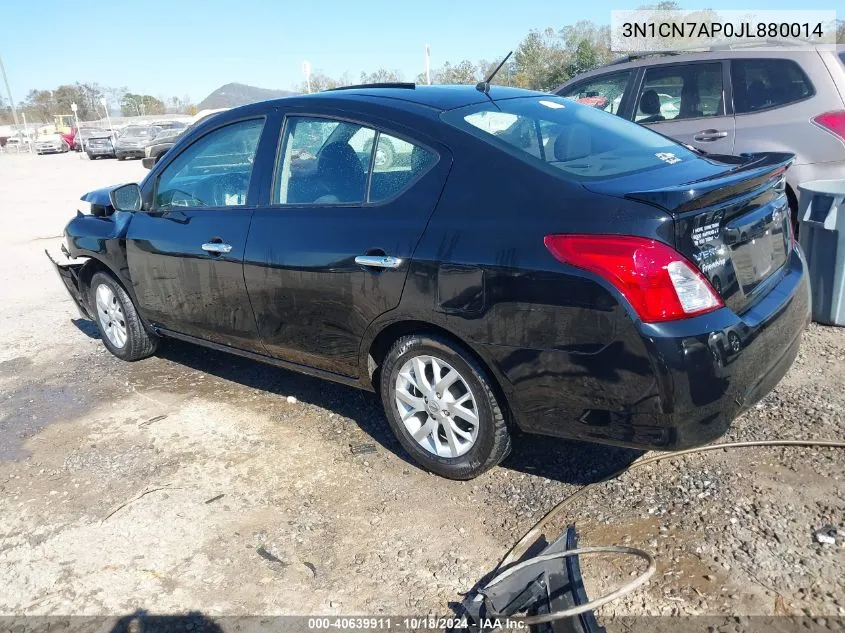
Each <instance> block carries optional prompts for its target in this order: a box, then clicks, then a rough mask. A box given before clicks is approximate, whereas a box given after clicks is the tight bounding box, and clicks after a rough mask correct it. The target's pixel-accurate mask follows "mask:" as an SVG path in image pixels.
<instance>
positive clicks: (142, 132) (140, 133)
mask: <svg viewBox="0 0 845 633" xmlns="http://www.w3.org/2000/svg"><path fill="white" fill-rule="evenodd" d="M151 135H152V128H149V127H128V128H126V129H125V130H123V136H133V137H147V136H151Z"/></svg>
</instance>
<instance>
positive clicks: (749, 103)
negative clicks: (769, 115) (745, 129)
mask: <svg viewBox="0 0 845 633" xmlns="http://www.w3.org/2000/svg"><path fill="white" fill-rule="evenodd" d="M731 84H732V85H733V93H734V110H735V111H736V113H737V114H745V113H747V112H757V111H758V110H766V109H768V108H776V107H778V106H782V105H786V104H788V103H793V102H795V101H801V99H805V98H807V97H809V96H810V95H812V94H813V87H812V85H811V84H810V80H809V79H807V76H806V75H805V74H804V72H803V71H802V70H801V68H800V67H799V66H798V64H796V63H795V62H793V61H790V60H788V59H735V60H732V61H731Z"/></svg>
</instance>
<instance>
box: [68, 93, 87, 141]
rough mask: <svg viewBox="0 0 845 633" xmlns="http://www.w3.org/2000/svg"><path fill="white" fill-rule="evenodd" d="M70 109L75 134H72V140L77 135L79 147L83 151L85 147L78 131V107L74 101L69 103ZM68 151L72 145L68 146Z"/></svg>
mask: <svg viewBox="0 0 845 633" xmlns="http://www.w3.org/2000/svg"><path fill="white" fill-rule="evenodd" d="M70 109H71V111H72V112H73V118H74V120H75V121H76V134H74V135H73V140H74V142H76V137H77V136H78V137H79V147H80V148H81V149H82V151H83V152H84V151H85V148H84V147H82V135H81V134H80V133H79V113H78V110H79V107H78V106H77V105H76V103H71V104H70ZM70 151H73V145H71V146H70Z"/></svg>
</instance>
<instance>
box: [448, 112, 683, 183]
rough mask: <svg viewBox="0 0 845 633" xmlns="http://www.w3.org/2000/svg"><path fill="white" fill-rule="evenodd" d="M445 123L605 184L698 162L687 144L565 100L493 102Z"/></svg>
mask: <svg viewBox="0 0 845 633" xmlns="http://www.w3.org/2000/svg"><path fill="white" fill-rule="evenodd" d="M443 119H444V120H445V121H446V122H448V123H450V124H452V125H454V126H455V127H458V128H460V129H462V130H465V131H467V132H470V133H471V134H473V135H475V136H478V137H480V138H482V139H484V140H485V141H488V142H489V143H490V144H491V145H494V146H497V147H499V148H501V149H503V150H505V151H507V152H509V153H511V154H514V155H516V156H518V157H519V158H522V159H523V160H525V161H526V162H530V163H533V164H536V165H538V166H540V167H543V168H545V169H551V170H553V171H556V173H559V174H561V173H562V174H563V175H565V177H567V178H569V179H572V180H578V181H588V180H602V179H605V178H614V177H617V176H625V175H630V174H634V173H637V172H642V171H648V170H651V169H659V168H663V167H667V166H669V165H674V164H677V163H680V162H683V161H687V160H693V159H694V158H696V157H697V156H696V154H694V153H693V152H691V151H690V150H688V149H686V148H685V147H684V146H683V145H679V144H678V143H676V142H674V141H672V140H670V139H668V138H666V137H664V136H661V135H660V134H657V133H655V132H652V131H651V130H648V129H647V128H644V127H642V126H640V125H637V124H636V123H631V122H630V121H626V120H625V119H622V118H620V117H618V116H615V115H613V114H609V113H607V112H602V111H601V110H598V109H596V108H592V107H590V106H586V105H582V104H579V103H575V102H574V101H570V100H564V99H562V98H560V97H552V96H548V97H546V96H543V97H525V98H520V99H506V100H502V101H496V102H493V101H488V102H486V103H479V104H474V105H471V106H467V107H465V108H459V109H457V110H451V111H449V112H446V113H444V114H443Z"/></svg>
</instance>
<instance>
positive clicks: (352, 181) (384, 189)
mask: <svg viewBox="0 0 845 633" xmlns="http://www.w3.org/2000/svg"><path fill="white" fill-rule="evenodd" d="M434 160H435V155H434V154H433V153H432V152H430V151H428V150H426V149H424V148H422V147H419V146H417V145H415V144H413V143H409V142H408V141H405V140H403V139H400V138H397V137H395V136H390V135H388V134H384V133H380V132H377V131H376V130H374V129H373V128H370V127H366V126H363V125H361V124H359V123H353V122H349V121H337V120H333V119H322V118H310V117H288V119H287V122H286V123H285V133H284V139H283V142H282V150H281V159H280V160H279V161H278V168H277V173H276V186H275V189H274V194H273V202H274V204H280V205H282V204H290V205H302V204H313V205H333V204H351V205H356V204H364V203H366V202H381V201H383V200H387V199H389V198H392V197H394V196H396V195H397V194H399V193H400V192H401V191H403V190H404V189H405V188H407V187H408V186H409V185H410V184H411V183H412V182H413V181H414V180H415V179H416V177H417V176H418V175H420V174H421V173H422V172H423V171H425V170H426V169H427V168H428V167H429V165H431V164H432V163H433V162H434Z"/></svg>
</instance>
